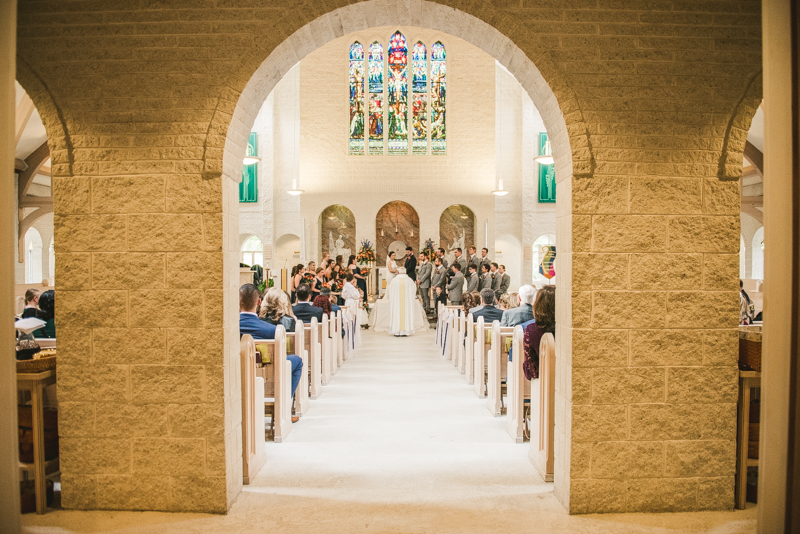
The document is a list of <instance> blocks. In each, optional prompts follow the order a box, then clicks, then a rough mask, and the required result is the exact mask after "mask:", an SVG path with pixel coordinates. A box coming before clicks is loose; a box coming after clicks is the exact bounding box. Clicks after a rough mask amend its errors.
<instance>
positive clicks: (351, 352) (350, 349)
mask: <svg viewBox="0 0 800 534" xmlns="http://www.w3.org/2000/svg"><path fill="white" fill-rule="evenodd" d="M350 302H352V301H350ZM359 304H360V301H359V303H357V304H355V305H351V306H349V307H347V308H343V309H344V310H346V311H345V314H344V331H345V336H344V359H345V360H349V359H350V358H352V357H353V356H355V354H356V348H357V347H356V344H357V341H358V339H359V337H358V334H359V328H360V325H359V324H358V310H359Z"/></svg>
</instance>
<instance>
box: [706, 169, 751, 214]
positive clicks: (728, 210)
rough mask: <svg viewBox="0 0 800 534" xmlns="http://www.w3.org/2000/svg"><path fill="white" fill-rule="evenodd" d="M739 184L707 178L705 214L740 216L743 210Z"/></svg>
mask: <svg viewBox="0 0 800 534" xmlns="http://www.w3.org/2000/svg"><path fill="white" fill-rule="evenodd" d="M741 202H742V200H741V193H740V191H739V182H738V180H737V181H725V182H723V181H720V180H718V179H716V178H706V179H705V185H704V188H703V213H709V214H713V215H738V214H739V212H740V211H741V209H742V204H741Z"/></svg>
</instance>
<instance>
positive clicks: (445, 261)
mask: <svg viewBox="0 0 800 534" xmlns="http://www.w3.org/2000/svg"><path fill="white" fill-rule="evenodd" d="M436 252H437V255H438V257H439V258H441V260H442V265H444V270H445V271H446V270H447V260H446V259H445V258H444V249H443V248H442V247H439V250H437V251H436Z"/></svg>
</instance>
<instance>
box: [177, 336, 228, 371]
mask: <svg viewBox="0 0 800 534" xmlns="http://www.w3.org/2000/svg"><path fill="white" fill-rule="evenodd" d="M167 332H168V333H167V358H168V360H169V363H171V364H173V365H213V366H222V363H223V359H224V356H225V338H224V330H223V329H221V328H170V329H169V330H168V331H167Z"/></svg>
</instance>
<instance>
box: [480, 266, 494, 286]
mask: <svg viewBox="0 0 800 534" xmlns="http://www.w3.org/2000/svg"><path fill="white" fill-rule="evenodd" d="M492 281H493V279H492V273H490V272H489V267H488V266H487V265H486V264H485V263H484V264H483V265H481V283H480V290H484V289H492Z"/></svg>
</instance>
